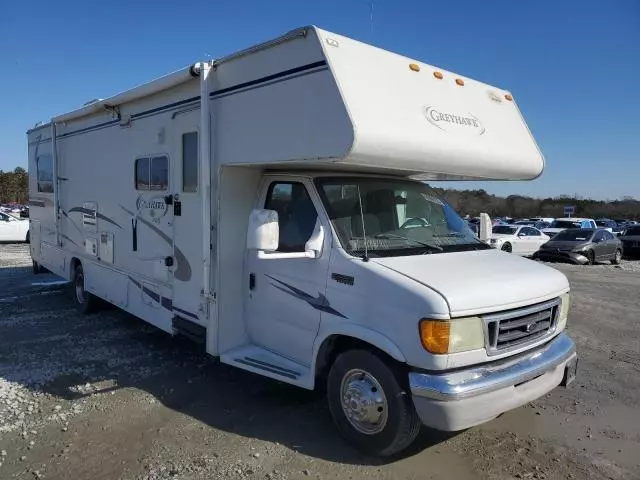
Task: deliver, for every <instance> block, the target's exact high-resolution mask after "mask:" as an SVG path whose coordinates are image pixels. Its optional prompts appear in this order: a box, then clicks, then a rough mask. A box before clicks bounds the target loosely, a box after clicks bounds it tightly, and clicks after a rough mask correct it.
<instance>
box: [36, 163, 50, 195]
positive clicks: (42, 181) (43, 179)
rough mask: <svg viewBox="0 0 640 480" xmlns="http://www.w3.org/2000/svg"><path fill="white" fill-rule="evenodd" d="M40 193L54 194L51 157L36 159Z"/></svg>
mask: <svg viewBox="0 0 640 480" xmlns="http://www.w3.org/2000/svg"><path fill="white" fill-rule="evenodd" d="M36 171H37V177H38V192H42V193H53V162H52V161H51V155H38V158H36Z"/></svg>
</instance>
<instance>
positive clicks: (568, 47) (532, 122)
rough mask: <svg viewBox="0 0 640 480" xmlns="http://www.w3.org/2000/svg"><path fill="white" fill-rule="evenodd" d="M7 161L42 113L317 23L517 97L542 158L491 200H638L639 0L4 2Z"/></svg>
mask: <svg viewBox="0 0 640 480" xmlns="http://www.w3.org/2000/svg"><path fill="white" fill-rule="evenodd" d="M2 3H3V5H2V8H1V9H0V72H1V74H0V103H1V105H2V106H3V112H2V115H0V169H3V170H11V169H13V168H15V167H16V166H22V167H25V168H26V166H27V147H26V135H25V132H26V130H27V129H28V128H31V127H32V126H33V125H34V124H35V123H36V122H38V121H47V120H48V119H50V118H51V117H52V116H54V115H56V114H59V113H62V112H65V111H69V110H73V109H75V108H77V107H78V106H80V105H82V104H83V103H84V102H86V101H88V100H90V99H94V98H97V97H99V98H105V97H108V96H111V95H112V94H115V93H118V92H120V91H123V90H126V89H128V88H131V87H133V86H136V85H139V84H140V83H144V82H147V81H149V80H151V79H153V78H157V77H159V76H162V75H164V74H166V73H169V72H171V71H174V70H176V69H178V68H181V67H183V66H186V65H189V64H192V63H194V62H195V61H198V60H202V59H208V58H212V59H215V58H217V57H221V56H224V55H226V54H229V53H232V52H234V51H237V50H239V49H242V48H245V47H248V46H251V45H253V44H255V43H258V42H262V41H264V40H268V39H270V38H273V37H276V36H278V35H280V34H282V33H284V32H286V31H289V30H291V29H293V28H295V27H299V26H303V25H309V24H314V25H318V26H319V27H322V28H324V29H327V30H330V31H334V32H336V33H340V34H343V35H347V36H350V37H353V38H355V39H357V40H360V41H364V42H367V43H371V44H374V45H376V46H379V47H382V48H384V49H387V50H391V51H394V52H397V53H400V54H403V55H405V56H408V57H411V58H415V59H417V60H419V61H422V62H425V63H428V64H431V65H435V66H438V67H440V68H443V69H446V70H450V71H453V72H456V73H459V74H460V75H464V76H468V77H471V78H475V79H477V80H480V81H483V82H486V83H489V84H492V85H495V86H497V87H500V88H504V89H506V90H509V91H511V92H513V94H514V96H515V97H516V99H517V101H518V105H519V107H520V109H521V110H522V112H523V115H524V117H525V119H526V121H527V123H528V125H529V127H530V129H531V130H532V132H533V134H534V136H535V138H536V140H537V141H538V144H539V146H540V148H541V150H542V152H543V154H544V155H545V159H546V168H545V171H544V173H543V175H542V176H541V177H540V178H539V179H537V180H535V181H529V182H457V183H447V184H443V185H440V186H445V187H454V188H483V189H485V190H487V191H488V192H490V193H495V194H497V195H509V194H521V195H530V196H535V197H546V196H557V195H563V194H564V195H580V196H583V197H590V198H597V199H616V198H621V197H623V196H633V197H636V198H640V0H601V1H592V0H580V1H577V0H564V1H553V0H547V1H543V0H537V1H535V0H529V1H526V2H525V1H515V0H509V1H507V0H504V1H502V0H484V1H477V0H470V1H467V0H456V1H444V0H438V1H434V0H373V1H371V0H323V1H317V0H316V1H310V0H297V1H294V0H268V1H266V0H209V1H203V0H199V1H196V0H193V1H192V0H181V1H179V2H176V1H175V0H172V1H167V0H155V1H153V2H151V1H144V0H140V1H131V0H109V1H100V0H93V1H87V0H82V1H76V0H56V1H51V0H31V1H29V2H25V1H16V0H5V1H4V2H2Z"/></svg>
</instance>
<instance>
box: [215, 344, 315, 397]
mask: <svg viewBox="0 0 640 480" xmlns="http://www.w3.org/2000/svg"><path fill="white" fill-rule="evenodd" d="M220 360H221V361H222V362H223V363H227V364H229V365H233V366H235V367H238V368H242V369H243V370H248V371H250V372H254V373H259V374H260V375H264V376H265V377H270V378H274V379H276V380H280V381H281V382H285V383H290V384H292V385H297V386H299V387H303V388H308V389H312V388H313V378H312V377H311V375H310V369H309V367H305V366H304V365H300V364H299V363H296V362H293V361H291V360H289V359H287V358H285V357H283V356H281V355H278V354H277V353H274V352H271V351H269V350H267V349H265V348H262V347H259V346H257V345H243V346H242V347H238V348H235V349H233V350H230V351H228V352H225V353H223V354H222V355H220Z"/></svg>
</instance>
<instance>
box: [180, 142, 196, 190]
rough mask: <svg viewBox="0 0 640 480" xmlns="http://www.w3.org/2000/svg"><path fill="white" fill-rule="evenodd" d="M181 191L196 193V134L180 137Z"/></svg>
mask: <svg viewBox="0 0 640 480" xmlns="http://www.w3.org/2000/svg"><path fill="white" fill-rule="evenodd" d="M182 191H183V192H197V191H198V132H189V133H184V134H183V135H182Z"/></svg>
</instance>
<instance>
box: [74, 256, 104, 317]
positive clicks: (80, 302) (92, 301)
mask: <svg viewBox="0 0 640 480" xmlns="http://www.w3.org/2000/svg"><path fill="white" fill-rule="evenodd" d="M73 293H74V298H75V301H76V306H77V307H78V310H79V311H80V313H84V314H89V313H93V312H95V311H96V310H97V309H98V297H96V296H95V295H93V294H91V293H89V292H87V291H86V290H85V289H84V270H83V269H82V264H78V266H77V267H76V272H75V275H74V277H73Z"/></svg>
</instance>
